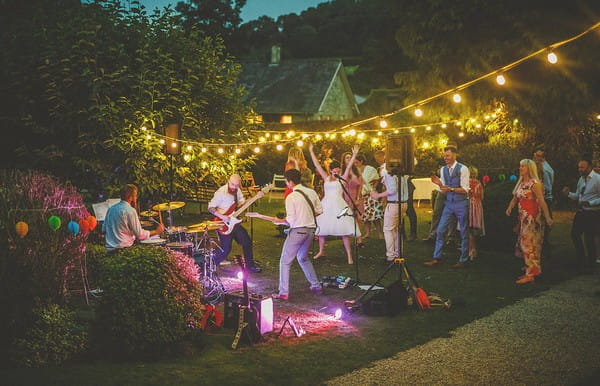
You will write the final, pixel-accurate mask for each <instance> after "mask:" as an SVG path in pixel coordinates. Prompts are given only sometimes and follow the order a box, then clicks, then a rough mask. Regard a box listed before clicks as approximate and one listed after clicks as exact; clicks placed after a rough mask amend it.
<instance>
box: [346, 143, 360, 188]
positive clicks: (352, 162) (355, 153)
mask: <svg viewBox="0 0 600 386" xmlns="http://www.w3.org/2000/svg"><path fill="white" fill-rule="evenodd" d="M359 150H360V146H358V145H354V146H352V158H350V161H348V163H347V164H346V170H344V175H343V176H342V177H343V178H344V179H345V180H347V179H348V175H349V174H350V170H352V165H354V160H355V159H356V155H357V154H358V151H359Z"/></svg>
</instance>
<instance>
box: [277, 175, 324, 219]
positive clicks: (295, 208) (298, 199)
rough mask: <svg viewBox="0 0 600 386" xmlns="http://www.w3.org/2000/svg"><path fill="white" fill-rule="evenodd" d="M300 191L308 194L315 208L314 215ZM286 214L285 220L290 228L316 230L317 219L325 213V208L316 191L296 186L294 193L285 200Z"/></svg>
mask: <svg viewBox="0 0 600 386" xmlns="http://www.w3.org/2000/svg"><path fill="white" fill-rule="evenodd" d="M299 190H301V191H302V193H304V194H306V196H307V197H308V199H309V200H310V202H311V203H312V204H313V207H314V208H315V214H314V215H313V212H312V209H311V207H310V205H309V204H308V202H307V201H306V198H304V196H303V195H302V193H298V191H299ZM285 212H286V217H285V219H286V221H287V222H288V224H290V228H292V229H293V228H302V227H307V228H316V227H317V224H316V223H315V218H316V216H318V215H320V214H321V213H323V206H322V205H321V201H320V200H319V196H318V195H317V193H316V192H315V191H314V190H312V189H310V188H307V187H305V186H303V185H296V186H294V190H293V191H292V193H290V194H288V196H287V197H286V198H285Z"/></svg>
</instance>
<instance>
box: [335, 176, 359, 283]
mask: <svg viewBox="0 0 600 386" xmlns="http://www.w3.org/2000/svg"><path fill="white" fill-rule="evenodd" d="M335 176H336V178H337V179H338V182H339V183H340V186H341V187H342V190H343V191H344V193H345V194H346V196H348V197H350V203H351V204H352V214H348V213H347V212H346V213H344V214H343V215H342V216H350V217H352V220H353V221H354V256H356V260H354V268H355V269H356V284H358V283H359V282H360V279H359V276H358V236H357V230H358V229H357V228H358V227H357V224H356V216H362V212H361V211H360V209H358V207H357V206H356V203H355V202H354V199H353V198H352V196H351V195H350V193H349V192H348V189H346V186H344V184H343V182H342V177H340V176H337V175H335ZM342 198H343V197H342ZM342 216H340V217H342ZM338 218H339V217H338Z"/></svg>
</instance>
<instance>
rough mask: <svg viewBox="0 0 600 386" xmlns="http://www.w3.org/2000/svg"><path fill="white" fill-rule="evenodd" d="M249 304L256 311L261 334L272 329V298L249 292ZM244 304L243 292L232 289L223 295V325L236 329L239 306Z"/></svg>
mask: <svg viewBox="0 0 600 386" xmlns="http://www.w3.org/2000/svg"><path fill="white" fill-rule="evenodd" d="M248 297H249V300H250V305H251V306H252V308H253V309H255V310H256V312H257V319H258V329H259V330H260V333H261V335H262V334H266V333H267V332H271V331H273V298H271V297H270V296H263V295H259V294H249V296H248ZM243 304H244V293H243V292H242V291H232V292H229V293H227V294H226V295H225V308H224V312H223V313H224V316H223V325H224V326H225V328H231V329H237V327H238V320H239V316H240V309H239V306H240V305H243Z"/></svg>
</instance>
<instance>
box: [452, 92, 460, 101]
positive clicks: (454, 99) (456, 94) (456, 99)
mask: <svg viewBox="0 0 600 386" xmlns="http://www.w3.org/2000/svg"><path fill="white" fill-rule="evenodd" d="M452 100H453V101H454V103H460V101H461V100H462V98H461V97H460V94H459V93H455V94H454V95H452Z"/></svg>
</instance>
